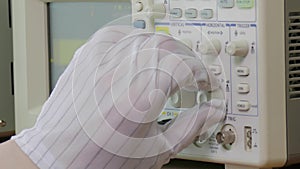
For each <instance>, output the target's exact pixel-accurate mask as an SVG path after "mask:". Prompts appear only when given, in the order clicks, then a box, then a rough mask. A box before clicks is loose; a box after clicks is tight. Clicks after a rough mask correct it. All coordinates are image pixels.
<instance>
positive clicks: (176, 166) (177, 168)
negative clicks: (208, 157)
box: [162, 159, 224, 169]
mask: <svg viewBox="0 0 300 169" xmlns="http://www.w3.org/2000/svg"><path fill="white" fill-rule="evenodd" d="M162 169H224V165H221V164H210V163H203V162H197V161H188V160H177V159H174V160H171V162H170V163H169V164H167V165H165V166H164V167H163V168H162Z"/></svg>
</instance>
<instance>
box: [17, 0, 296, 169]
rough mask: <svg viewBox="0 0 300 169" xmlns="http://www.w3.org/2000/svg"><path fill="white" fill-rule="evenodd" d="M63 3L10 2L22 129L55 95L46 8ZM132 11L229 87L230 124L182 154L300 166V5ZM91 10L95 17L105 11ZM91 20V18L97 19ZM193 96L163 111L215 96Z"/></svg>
mask: <svg viewBox="0 0 300 169" xmlns="http://www.w3.org/2000/svg"><path fill="white" fill-rule="evenodd" d="M62 1H63V2H70V3H72V2H74V0H26V1H19V0H12V13H13V15H12V17H13V19H12V22H13V26H14V29H13V32H14V36H13V38H14V39H13V43H14V66H15V67H14V69H15V76H14V78H15V86H14V87H15V111H16V119H17V120H16V124H17V125H16V128H17V132H19V131H20V130H21V129H23V128H29V127H31V126H32V124H34V121H35V119H36V117H37V115H38V113H39V112H40V108H41V105H42V104H43V103H44V101H45V100H46V99H47V98H48V96H49V78H48V76H49V69H48V66H49V57H48V55H50V54H49V49H48V47H49V44H48V42H49V39H51V37H48V34H49V32H48V28H49V25H50V26H51V23H50V22H49V21H48V19H49V17H48V16H47V14H48V12H49V11H48V7H49V6H48V5H49V3H55V2H62ZM78 1H81V2H87V1H83V0H76V2H78ZM91 1H93V2H98V1H99V2H105V0H91ZM107 1H112V0H107ZM124 1H126V2H127V0H119V1H118V2H116V1H113V2H116V3H120V2H124ZM128 3H129V2H128ZM77 5H78V4H77ZM101 5H102V4H101ZM101 5H99V6H100V7H102V6H101ZM131 5H132V6H131V8H132V12H133V18H132V21H133V25H134V26H135V27H138V28H141V29H145V30H148V31H156V32H165V33H167V34H169V35H171V36H174V37H175V38H178V39H180V40H182V41H183V42H184V43H185V44H186V45H188V46H190V47H191V49H192V50H194V51H195V52H197V53H198V54H199V55H200V56H201V58H202V59H203V61H204V62H205V63H206V64H207V65H208V67H209V69H210V70H211V71H212V72H213V73H214V74H215V75H216V77H218V79H219V80H220V81H222V83H223V84H224V91H225V92H226V103H227V109H226V110H227V116H226V120H225V121H224V122H223V124H222V125H221V126H220V127H219V128H218V129H217V130H216V131H215V132H214V134H213V135H212V137H210V138H209V139H208V140H207V141H206V142H204V143H202V142H201V140H198V141H196V142H195V144H191V145H190V146H189V147H188V148H186V149H184V150H183V151H182V152H181V153H180V154H179V155H178V156H177V157H178V158H182V159H189V160H198V161H207V162H214V163H222V164H225V166H226V168H227V169H259V168H261V169H262V168H273V167H281V166H284V165H286V164H294V163H298V162H300V144H299V143H300V134H299V125H298V120H299V119H300V113H299V112H298V111H299V110H300V106H299V105H300V1H299V0H131ZM47 6H48V7H47ZM75 6H76V5H75ZM129 6H130V3H129ZM87 9H89V10H92V12H91V13H92V14H95V13H93V12H94V11H95V10H94V9H98V8H95V7H93V6H92V7H90V8H87ZM122 9H126V11H127V7H126V8H122ZM62 10H63V11H66V10H64V9H62ZM70 11H74V9H73V8H72V9H71V10H70ZM113 12H115V11H113ZM52 13H54V14H57V11H56V12H52ZM86 13H87V14H89V13H90V12H85V13H84V14H86ZM96 14H97V13H96ZM121 14H122V15H123V13H121ZM62 15H63V14H62ZM64 16H66V15H64ZM94 16H96V15H93V16H89V18H88V19H85V20H89V19H92V17H93V18H94V19H95V20H96V21H97V22H99V18H97V17H94ZM105 16H108V14H107V13H106V14H105ZM57 18H63V17H60V16H57ZM78 19H79V18H78V17H77V18H76V19H75V20H76V21H77V20H78ZM69 21H72V20H71V19H69ZM47 24H49V25H47ZM52 25H61V24H52ZM66 25H67V24H66ZM70 25H71V24H70ZM67 26H68V25H67ZM89 28H90V27H89ZM62 29H63V28H61V29H59V30H62ZM72 30H73V29H72ZM82 30H83V29H82ZM83 31H86V30H83ZM70 32H71V30H68V29H67V33H70ZM78 34H80V33H78ZM63 35H67V34H63ZM28 37H30V38H28ZM67 38H68V37H64V39H63V40H65V41H66V42H68V40H69V39H67ZM70 38H72V39H74V37H73V36H71V37H70ZM58 40H59V39H58ZM81 40H82V39H79V40H78V43H79V42H81ZM65 41H64V42H65ZM60 43H61V41H60ZM72 43H75V42H72ZM68 44H70V43H68ZM76 44H77V41H76ZM63 47H64V49H66V48H71V47H70V46H67V47H66V46H63ZM64 52H65V51H64ZM37 70H38V71H37ZM187 96H189V97H187V98H186V99H185V98H184V100H183V102H182V103H184V105H181V104H179V102H178V101H176V100H177V99H176V97H175V98H174V99H173V100H171V104H170V107H169V109H166V110H165V114H164V115H165V116H174V115H176V113H177V111H176V110H178V109H180V108H182V107H188V106H192V105H194V104H197V103H198V102H201V101H202V100H206V99H209V98H206V97H209V95H206V94H202V93H201V92H198V93H188V94H187ZM191 98H192V99H191Z"/></svg>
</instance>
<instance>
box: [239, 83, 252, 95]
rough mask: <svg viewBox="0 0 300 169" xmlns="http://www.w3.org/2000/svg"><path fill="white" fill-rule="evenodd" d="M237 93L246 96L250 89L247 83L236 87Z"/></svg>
mask: <svg viewBox="0 0 300 169" xmlns="http://www.w3.org/2000/svg"><path fill="white" fill-rule="evenodd" d="M237 91H238V93H240V94H247V93H249V92H250V87H249V85H248V84H247V83H240V84H238V86H237Z"/></svg>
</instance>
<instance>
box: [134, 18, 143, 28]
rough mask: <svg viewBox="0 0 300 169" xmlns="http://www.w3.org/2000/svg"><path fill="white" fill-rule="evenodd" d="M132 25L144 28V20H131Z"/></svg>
mask: <svg viewBox="0 0 300 169" xmlns="http://www.w3.org/2000/svg"><path fill="white" fill-rule="evenodd" d="M133 26H134V27H136V28H141V29H145V28H146V22H145V21H144V20H136V21H134V22H133Z"/></svg>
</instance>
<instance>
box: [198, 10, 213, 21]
mask: <svg viewBox="0 0 300 169" xmlns="http://www.w3.org/2000/svg"><path fill="white" fill-rule="evenodd" d="M213 16H214V12H213V10H212V9H202V10H201V11H200V17H201V18H202V19H211V18H213Z"/></svg>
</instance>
